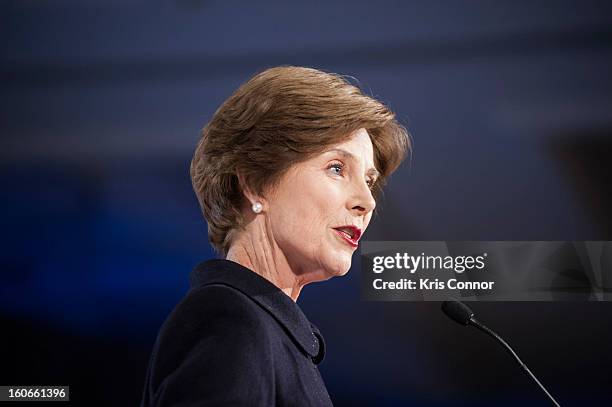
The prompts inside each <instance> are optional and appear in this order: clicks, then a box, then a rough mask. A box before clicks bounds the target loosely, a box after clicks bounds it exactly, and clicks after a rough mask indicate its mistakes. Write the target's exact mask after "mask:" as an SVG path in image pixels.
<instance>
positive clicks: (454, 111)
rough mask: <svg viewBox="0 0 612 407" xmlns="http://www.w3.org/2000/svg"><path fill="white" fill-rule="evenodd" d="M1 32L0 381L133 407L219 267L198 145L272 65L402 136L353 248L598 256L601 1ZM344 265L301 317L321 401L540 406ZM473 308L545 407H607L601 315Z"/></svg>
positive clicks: (105, 15) (513, 376)
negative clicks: (372, 100)
mask: <svg viewBox="0 0 612 407" xmlns="http://www.w3.org/2000/svg"><path fill="white" fill-rule="evenodd" d="M0 34H1V35H2V41H1V42H0V44H1V45H0V47H1V49H2V54H1V68H0V78H1V88H0V92H1V98H0V103H1V109H0V112H1V113H0V114H1V121H0V123H1V124H0V126H1V132H2V138H1V145H0V182H1V185H2V203H1V207H0V209H1V211H0V212H1V213H2V215H1V219H2V220H1V222H2V231H3V234H2V244H1V246H0V247H1V256H0V265H1V270H2V272H1V276H2V277H1V285H0V323H1V328H0V337H1V338H2V344H1V349H2V361H1V362H0V371H1V377H0V384H1V385H34V384H37V385H70V386H71V398H72V404H75V405H106V406H109V405H112V406H120V405H121V406H123V405H125V406H134V405H137V404H138V403H139V401H140V397H141V394H142V386H143V383H144V375H145V370H146V366H147V363H148V358H149V354H150V351H151V349H152V346H153V342H154V340H155V336H156V334H157V331H158V329H159V327H160V325H161V323H162V322H163V320H164V319H165V318H166V316H167V315H168V313H169V312H170V311H171V310H172V308H173V307H174V305H175V304H176V303H177V302H178V301H179V300H180V298H181V297H182V296H183V295H184V294H185V292H186V290H187V288H188V274H189V272H190V271H191V269H192V268H193V267H194V266H195V265H196V264H197V263H198V262H199V261H202V260H205V259H208V258H210V257H212V256H213V252H212V250H211V248H210V247H209V245H208V243H207V238H206V225H205V222H204V220H203V219H202V218H201V216H200V213H199V208H198V205H197V201H196V198H195V195H194V194H193V192H192V190H191V184H190V180H189V176H188V167H189V161H190V159H191V155H192V153H193V150H194V147H195V144H196V142H197V140H198V137H199V130H200V129H201V128H202V127H203V125H204V124H205V123H206V122H207V121H208V120H209V119H210V117H211V115H212V114H213V112H214V111H215V109H216V108H217V107H218V105H219V104H220V103H221V102H222V101H223V100H224V99H225V98H227V97H228V96H229V95H230V94H231V93H232V92H233V91H234V90H235V89H236V88H237V87H238V86H239V84H241V83H242V82H244V81H246V80H247V79H248V78H249V77H250V76H251V75H252V74H254V73H255V72H258V71H260V70H262V69H265V68H267V67H271V66H275V65H280V64H293V65H306V66H312V67H316V68H321V69H324V70H328V71H333V72H338V73H342V74H347V75H353V76H355V77H356V78H357V79H358V80H359V81H360V83H361V86H362V87H363V88H364V89H365V90H366V91H367V92H368V93H370V94H372V95H374V96H376V97H378V98H380V99H381V100H383V101H384V102H385V103H387V104H388V105H389V106H390V107H391V108H392V109H394V110H395V111H396V112H397V114H398V117H399V120H400V121H401V122H402V123H403V124H405V125H406V126H407V127H408V128H409V130H410V131H411V133H412V135H413V138H414V151H413V155H412V159H411V160H410V161H409V162H406V163H405V164H404V165H403V167H401V168H400V170H399V171H398V172H397V173H396V174H395V176H394V177H393V178H392V180H391V182H390V184H389V186H388V188H387V190H386V194H385V199H384V200H383V201H382V202H380V203H379V205H380V206H381V207H382V210H381V212H380V214H379V216H378V217H377V218H375V219H374V221H373V223H372V224H371V227H370V229H369V230H368V232H367V234H366V236H365V238H366V239H369V240H612V217H611V216H610V208H611V207H612V164H611V163H612V6H611V5H610V2H607V1H599V2H598V1H538V2H530V1H503V2H500V1H496V2H493V1H446V2H439V1H427V2H412V1H405V2H402V1H378V2H365V1H350V2H303V3H301V4H293V3H290V2H280V1H277V2H236V1H199V0H180V1H179V0H175V1H170V0H166V1H133V2H123V1H117V0H105V1H101V0H92V1H86V2H81V1H76V0H56V1H34V0H21V1H2V2H0ZM353 265H354V266H353V268H352V270H351V272H350V273H349V274H348V275H347V276H346V277H343V278H337V279H333V280H330V281H328V282H325V283H320V284H313V285H311V286H308V287H307V288H305V289H304V290H303V292H302V295H301V297H300V299H299V302H298V303H299V304H300V306H301V307H302V309H303V310H304V312H305V313H306V315H307V316H308V317H309V318H310V319H311V320H312V321H313V322H314V323H315V324H317V325H318V326H319V327H320V328H321V330H322V332H323V334H324V335H325V338H326V341H327V346H328V354H327V356H326V359H325V361H324V362H323V364H322V365H320V369H321V371H322V374H323V376H324V378H325V380H326V383H327V387H328V389H329V392H330V394H331V396H332V399H333V400H334V402H335V404H336V405H338V406H360V405H371V406H401V405H422V406H490V405H504V406H512V405H518V404H519V403H520V404H521V405H524V406H526V405H534V406H538V405H545V403H546V400H545V399H544V398H543V396H542V395H541V394H540V393H539V392H538V389H537V388H536V387H535V386H534V385H533V384H532V383H531V382H530V381H529V380H528V378H526V377H525V376H524V375H523V373H522V372H521V371H520V369H519V367H518V366H516V365H515V364H514V362H513V361H512V360H511V359H510V357H509V356H508V355H507V354H506V353H505V352H504V351H503V350H502V349H501V348H498V345H497V344H495V343H494V342H493V341H492V340H491V339H490V338H488V337H486V336H484V335H482V334H481V333H479V332H476V331H475V330H470V329H465V328H461V327H459V326H458V325H455V324H453V323H452V322H450V321H448V320H447V319H446V318H445V317H444V315H442V314H441V312H440V310H439V305H440V304H439V303H409V302H404V303H399V302H393V303H375V302H364V301H361V299H360V293H359V257H358V255H355V258H354V262H353ZM610 272H612V270H611V271H610ZM473 308H474V309H475V311H476V312H477V313H478V314H479V315H481V316H482V320H484V321H487V322H489V325H490V326H491V327H492V328H494V329H496V330H497V331H498V332H499V333H501V334H502V335H504V336H505V337H507V338H508V340H509V341H510V343H511V344H513V345H514V346H515V347H516V349H517V350H518V351H519V353H520V354H521V356H522V357H523V359H524V360H525V361H526V362H527V363H528V364H529V365H530V367H531V368H532V370H533V371H534V372H535V373H536V374H537V375H538V376H539V377H540V379H541V380H542V381H543V382H544V384H545V385H547V387H548V388H549V390H550V391H551V392H552V393H553V394H554V395H556V397H557V398H558V400H559V401H560V402H561V404H562V405H580V406H590V405H593V406H595V405H606V404H608V405H609V404H610V403H612V385H611V383H612V352H611V348H610V344H611V343H612V304H609V303H602V302H573V303H570V302H566V303H560V302H559V303H552V302H548V303H474V304H473Z"/></svg>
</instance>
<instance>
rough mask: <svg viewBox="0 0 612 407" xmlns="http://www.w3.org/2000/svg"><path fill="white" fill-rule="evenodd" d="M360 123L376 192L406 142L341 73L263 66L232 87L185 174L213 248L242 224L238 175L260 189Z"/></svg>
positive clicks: (224, 246)
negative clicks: (374, 174) (369, 148)
mask: <svg viewBox="0 0 612 407" xmlns="http://www.w3.org/2000/svg"><path fill="white" fill-rule="evenodd" d="M360 128H365V129H366V130H367V132H368V134H369V135H370V139H371V141H372V145H373V147H374V165H375V166H376V168H377V169H378V171H379V172H380V176H379V179H378V181H377V182H376V183H375V184H374V187H373V195H374V197H377V196H378V195H379V193H380V191H381V188H382V186H383V185H384V182H385V179H386V178H387V177H388V176H389V175H390V174H391V173H392V172H393V171H395V169H396V168H397V167H398V166H399V165H400V163H401V162H402V160H403V159H404V158H405V156H406V154H407V152H408V150H409V148H410V139H409V135H408V133H407V131H406V129H405V128H404V127H403V126H402V125H400V124H399V123H398V122H397V120H396V119H395V115H394V114H393V112H391V110H389V109H388V108H387V107H386V106H385V105H383V104H382V103H381V102H379V101H377V100H375V99H373V98H371V97H369V96H367V95H364V94H363V93H362V92H361V90H360V89H359V88H357V87H356V86H354V85H352V84H351V83H350V82H349V81H348V80H346V79H345V78H344V77H342V76H340V75H336V74H332V73H326V72H322V71H319V70H316V69H312V68H304V67H295V66H282V67H276V68H271V69H268V70H265V71H263V72H261V73H259V74H257V75H255V76H254V77H252V78H251V79H250V80H249V81H248V82H246V83H244V84H243V85H242V86H240V88H238V90H236V92H234V94H233V95H232V96H230V97H229V98H228V99H227V100H226V101H225V102H224V103H223V104H222V105H221V106H220V107H219V109H217V111H216V112H215V114H214V116H213V118H212V120H211V121H210V122H209V123H208V124H206V126H205V127H204V129H203V130H202V134H201V138H200V141H199V143H198V145H197V147H196V150H195V153H194V156H193V159H192V161H191V169H190V173H191V181H192V184H193V188H194V190H195V193H196V195H197V197H198V201H199V202H200V207H201V208H202V212H203V214H204V217H205V218H206V220H207V221H208V239H209V241H210V243H211V244H212V245H213V247H214V248H215V250H217V252H221V253H222V254H223V255H225V254H226V253H227V251H228V249H229V247H230V245H231V242H232V236H233V233H234V232H235V231H237V230H238V229H240V228H242V226H243V221H244V219H243V215H242V206H243V203H244V200H245V197H244V195H243V193H242V189H241V183H240V182H239V179H238V174H240V176H241V179H242V181H243V182H244V183H245V184H246V185H247V186H248V188H249V189H250V190H251V191H252V192H253V193H256V194H260V195H263V194H264V192H265V191H266V190H267V189H268V188H269V187H273V186H275V185H277V184H278V182H279V181H280V179H281V178H282V176H283V175H284V174H285V172H286V171H287V170H288V169H289V167H291V166H292V165H293V164H296V163H298V162H302V161H305V160H308V159H309V158H311V157H313V156H315V155H317V154H320V153H322V152H323V151H324V150H325V149H326V148H327V147H328V146H330V145H334V144H338V143H341V142H343V141H344V140H346V139H348V138H349V137H350V135H351V134H352V133H353V132H354V131H355V130H358V129H360Z"/></svg>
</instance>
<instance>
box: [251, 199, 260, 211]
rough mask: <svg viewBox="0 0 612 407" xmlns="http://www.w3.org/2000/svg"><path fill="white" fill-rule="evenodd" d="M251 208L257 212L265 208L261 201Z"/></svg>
mask: <svg viewBox="0 0 612 407" xmlns="http://www.w3.org/2000/svg"><path fill="white" fill-rule="evenodd" d="M251 209H253V212H255V213H260V212H261V210H262V209H263V205H262V204H261V202H259V201H257V202H255V203H254V204H253V206H252V207H251Z"/></svg>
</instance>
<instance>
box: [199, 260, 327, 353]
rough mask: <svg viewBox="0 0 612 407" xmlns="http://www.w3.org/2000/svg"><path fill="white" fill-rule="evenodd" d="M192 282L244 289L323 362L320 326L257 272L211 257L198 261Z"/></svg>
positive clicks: (303, 349)
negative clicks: (309, 319)
mask: <svg viewBox="0 0 612 407" xmlns="http://www.w3.org/2000/svg"><path fill="white" fill-rule="evenodd" d="M189 281H190V284H191V287H192V288H198V287H202V286H205V285H210V284H223V285H227V286H230V287H233V288H235V289H237V290H239V291H241V292H242V293H244V294H245V295H247V296H248V297H250V298H251V299H252V300H253V301H255V302H256V303H257V304H259V306H261V307H262V308H263V309H265V310H266V311H267V312H269V313H270V314H271V315H272V316H273V317H274V318H275V319H276V320H277V321H278V322H279V323H280V324H281V325H282V326H283V327H284V328H285V329H286V330H287V332H289V334H290V336H291V337H292V338H293V339H294V340H295V342H296V343H297V344H298V345H299V346H300V348H301V349H302V351H304V352H305V353H306V354H307V355H308V356H310V357H311V359H312V361H313V362H314V363H315V364H319V363H321V362H322V361H323V358H324V356H325V342H324V340H323V336H322V335H321V332H320V331H319V329H318V328H317V327H316V326H315V325H314V324H312V323H311V322H310V321H308V318H306V316H305V315H304V313H303V312H302V310H301V309H300V307H299V306H298V305H297V304H296V303H295V302H294V301H293V300H292V299H291V298H290V297H289V296H288V295H287V294H285V293H284V292H282V291H281V290H280V289H279V288H278V287H277V286H275V285H274V284H273V283H272V282H270V281H268V280H267V279H265V278H264V277H262V276H260V275H259V274H257V273H255V272H254V271H252V270H250V269H248V268H246V267H244V266H242V265H241V264H238V263H235V262H233V261H231V260H225V259H212V260H207V261H205V262H202V263H200V264H198V265H197V266H196V267H195V269H194V270H193V271H192V272H191V274H190V276H189Z"/></svg>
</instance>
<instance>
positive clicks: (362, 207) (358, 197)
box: [348, 180, 376, 216]
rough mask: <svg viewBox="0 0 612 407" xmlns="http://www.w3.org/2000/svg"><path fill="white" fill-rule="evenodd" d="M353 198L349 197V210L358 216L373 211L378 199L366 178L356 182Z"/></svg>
mask: <svg viewBox="0 0 612 407" xmlns="http://www.w3.org/2000/svg"><path fill="white" fill-rule="evenodd" d="M356 184H357V185H356V186H355V188H354V189H353V193H352V194H351V198H350V199H349V202H348V204H349V205H348V206H349V210H350V211H351V212H353V213H356V215H358V216H364V215H367V214H368V213H370V212H372V211H373V210H374V208H375V207H376V200H374V197H373V196H372V191H371V190H370V187H369V186H368V184H367V183H366V181H365V180H363V181H361V182H356Z"/></svg>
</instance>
